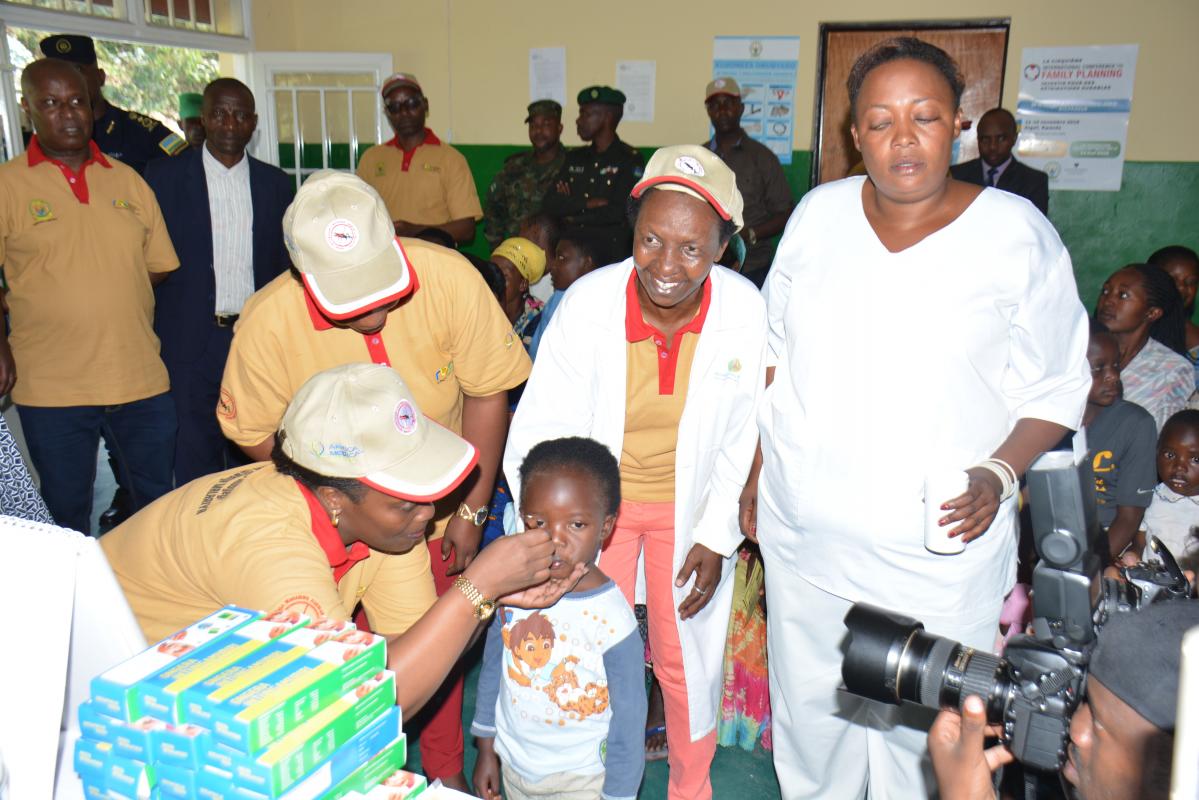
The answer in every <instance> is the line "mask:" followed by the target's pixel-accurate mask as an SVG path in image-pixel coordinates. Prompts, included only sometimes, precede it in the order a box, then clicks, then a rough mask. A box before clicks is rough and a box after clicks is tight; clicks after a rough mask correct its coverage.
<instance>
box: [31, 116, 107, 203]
mask: <svg viewBox="0 0 1199 800" xmlns="http://www.w3.org/2000/svg"><path fill="white" fill-rule="evenodd" d="M87 146H88V150H89V151H90V152H91V155H90V156H88V159H87V161H84V162H83V166H81V167H80V168H79V172H78V173H76V172H75V171H74V170H73V169H71V168H70V167H68V166H67V165H66V164H64V163H62V162H61V161H59V160H58V159H57V158H51V157H50V156H48V155H46V151H45V150H43V149H42V145H41V143H40V142H38V140H37V134H36V133H35V134H34V135H33V137H32V138H30V140H29V148H28V150H27V151H26V152H27V154H28V158H29V166H31V167H36V166H37V165H38V164H41V163H42V162H43V161H49V162H50V163H51V164H53V165H54V166H56V167H58V169H59V171H60V172H62V176H63V177H64V178H66V179H67V185H68V186H70V187H71V191H72V192H74V194H75V199H76V200H78V201H79V202H80V203H83V204H84V205H86V204H87V199H88V191H87V168H88V166H89V165H91V164H99V165H100V166H102V167H104V168H105V169H112V164H111V163H109V161H108V159H107V158H105V157H104V154H103V153H101V152H100V148H99V147H97V146H96V143H95V142H94V141H89V142H88V143H87Z"/></svg>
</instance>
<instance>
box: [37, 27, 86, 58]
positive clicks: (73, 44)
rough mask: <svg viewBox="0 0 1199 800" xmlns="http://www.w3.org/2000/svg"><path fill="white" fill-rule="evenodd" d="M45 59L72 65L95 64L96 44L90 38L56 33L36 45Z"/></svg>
mask: <svg viewBox="0 0 1199 800" xmlns="http://www.w3.org/2000/svg"><path fill="white" fill-rule="evenodd" d="M38 46H39V47H41V48H42V55H44V56H45V57H46V58H57V59H60V60H62V61H70V62H71V63H73V64H95V63H96V43H95V42H93V41H92V37H90V36H76V35H75V34H71V33H56V34H55V35H53V36H47V37H46V38H45V39H42V41H41V42H40V44H39V45H38Z"/></svg>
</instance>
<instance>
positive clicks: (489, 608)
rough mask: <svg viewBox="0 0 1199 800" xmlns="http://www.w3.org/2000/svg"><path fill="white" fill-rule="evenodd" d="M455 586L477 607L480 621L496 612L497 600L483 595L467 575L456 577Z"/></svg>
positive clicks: (476, 614) (476, 610) (476, 616)
mask: <svg viewBox="0 0 1199 800" xmlns="http://www.w3.org/2000/svg"><path fill="white" fill-rule="evenodd" d="M454 588H455V589H457V590H458V591H460V592H462V594H464V595H466V599H467V600H469V601H470V604H471V605H472V606H474V607H475V619H477V620H479V621H480V622H482V621H483V620H485V619H487V618H488V617H490V616H491V615H492V614H493V613H494V612H495V601H494V600H488V599H487V598H485V597H483V593H482V592H480V591H479V590H478V588H477V587H476V586H475V585H474V584H473V583H471V582H470V579H468V578H467V577H466V576H465V575H459V576H458V577H457V578H454Z"/></svg>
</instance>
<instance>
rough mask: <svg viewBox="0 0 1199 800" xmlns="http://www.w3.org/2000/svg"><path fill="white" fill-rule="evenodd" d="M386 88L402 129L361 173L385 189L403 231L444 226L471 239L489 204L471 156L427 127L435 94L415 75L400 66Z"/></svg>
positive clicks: (366, 160) (387, 104) (395, 124)
mask: <svg viewBox="0 0 1199 800" xmlns="http://www.w3.org/2000/svg"><path fill="white" fill-rule="evenodd" d="M381 93H382V95H383V108H384V110H385V111H386V112H387V121H388V122H390V123H391V128H392V130H394V131H395V134H396V135H395V137H394V138H393V139H391V140H390V141H388V142H385V143H383V144H377V145H375V146H374V147H372V148H370V149H369V150H367V151H366V152H365V153H363V154H362V160H361V161H359V162H358V177H360V178H362V179H363V180H364V181H366V182H367V183H369V184H370V185H371V186H373V187H375V191H377V192H378V193H379V194H380V195H382V197H383V201H384V202H385V203H387V211H388V213H389V214H391V219H392V222H394V223H395V232H396V233H397V234H398V235H400V236H415V235H416V234H417V233H419V232H420V231H422V230H424V229H425V228H440V229H441V230H443V231H445V232H446V233H448V234H449V235H450V236H453V237H454V241H456V242H458V243H459V244H467V243H469V242H470V241H471V240H472V239H474V238H475V223H476V222H478V221H479V220H481V219H482V218H483V207H482V206H481V205H479V192H478V191H477V190H476V189H475V179H474V178H473V177H472V176H471V174H470V167H468V166H467V164H466V159H465V158H463V157H462V154H461V153H459V152H458V151H457V150H455V149H454V148H453V147H450V146H449V145H448V144H445V143H444V142H442V141H441V140H440V139H438V138H437V135H436V134H435V133H433V131H431V130H430V129H429V128H426V127H425V119H426V117H428V115H429V100H428V98H426V97H425V94H424V92H423V91H422V90H421V88H420V83H419V82H418V81H417V80H416V76H415V75H409V74H407V73H403V72H397V73H396V74H395V75H392V76H391V77H390V78H388V79H387V80H386V81H384V82H383V89H382V92H381Z"/></svg>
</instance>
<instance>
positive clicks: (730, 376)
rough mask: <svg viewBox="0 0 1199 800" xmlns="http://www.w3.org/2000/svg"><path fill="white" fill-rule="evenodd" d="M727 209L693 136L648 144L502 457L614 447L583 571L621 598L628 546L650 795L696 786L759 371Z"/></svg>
mask: <svg viewBox="0 0 1199 800" xmlns="http://www.w3.org/2000/svg"><path fill="white" fill-rule="evenodd" d="M741 210H742V200H741V195H740V193H739V192H738V191H737V185H736V176H735V175H734V174H733V172H732V170H730V169H729V168H728V167H727V166H726V165H725V164H724V162H722V161H721V160H720V159H719V158H718V157H717V156H716V155H715V154H713V153H712V152H711V151H709V150H706V149H705V148H703V147H698V146H690V145H680V146H676V147H668V148H663V149H662V150H659V151H658V152H657V153H655V154H654V157H653V158H652V159H650V162H649V164H648V165H647V166H646V170H645V174H644V177H643V178H642V180H641V181H640V182H639V183H638V184H637V185H636V186H635V187H634V188H633V192H632V196H631V200H630V216H631V217H632V223H633V228H634V232H633V257H632V258H630V259H626V260H625V261H624V262H622V263H620V264H613V265H611V266H609V267H605V268H604V269H600V270H597V271H595V272H593V273H591V274H589V275H586V276H584V277H583V278H581V279H579V280H578V281H577V282H576V283H575V284H574V285H573V286H572V287H571V289H570V291H569V292H567V294H566V296H565V298H564V299H563V300H562V303H561V305H560V306H559V309H558V312H557V314H555V316H554V319H553V321H552V322H551V323H550V326H549V328H548V329H547V331H546V333H545V336H544V338H543V339H542V340H541V345H540V349H539V351H538V355H537V361H536V363H535V365H534V368H533V374H532V375H531V376H530V378H529V382H528V385H527V387H526V389H525V392H524V395H523V397H522V399H521V402H520V405H519V407H518V408H517V410H516V416H515V417H514V419H513V420H512V427H511V430H510V433H509V435H508V447H507V450H506V452H505V454H504V472H505V474H506V475H507V476H508V479H509V481H513V479H514V478H515V477H516V475H517V474H518V468H519V466H520V463H521V461H522V460H523V458H524V456H525V454H526V453H527V452H528V451H529V449H530V448H531V447H532V446H533V445H535V444H537V443H538V442H540V441H544V440H546V439H553V438H557V437H560V436H572V435H574V436H589V437H591V438H593V439H596V440H598V441H600V442H602V443H603V444H605V445H606V446H607V447H608V448H609V449H610V450H611V451H612V452H613V453H614V454H615V455H616V456H617V457H618V459H619V460H620V465H621V494H622V503H621V510H620V515H619V516H618V518H617V523H616V530H615V531H614V533H613V534H612V536H611V538H610V539H609V540H608V542H607V543H606V544H605V547H604V549H603V551H602V554H601V556H600V568H601V569H602V570H604V572H605V573H606V574H607V575H608V576H609V577H611V578H612V579H613V580H614V581H616V583H617V584H619V585H620V587H621V589H622V590H623V591H624V593H625V596H626V597H627V598H628V600H629V602H630V603H632V602H633V597H634V586H635V584H636V580H637V578H636V575H637V560H638V557H639V556H640V555H642V554H644V561H645V592H646V605H647V607H648V611H649V638H650V645H651V647H652V649H653V652H654V671H655V674H656V675H657V677H658V680H659V682H660V683H661V684H662V690H663V699H664V703H665V709H666V722H667V725H666V730H667V747H668V752H669V756H668V757H669V759H670V786H669V790H668V791H669V794H668V796H669V797H671V798H687V800H694V799H697V798H698V799H699V800H703V799H704V798H710V797H711V796H712V787H711V782H710V780H709V770H710V766H711V761H712V756H713V754H714V752H715V747H716V732H715V726H716V717H717V710H718V707H719V705H718V704H719V695H720V687H721V678H722V662H723V656H724V639H725V632H726V630H727V627H728V618H729V610H730V606H731V602H732V595H731V592H732V583H733V581H732V556H733V555H734V554H735V553H736V550H737V547H738V545H739V544H740V542H741V539H742V536H741V532H740V530H739V527H738V523H737V501H738V497H739V494H740V492H741V489H742V487H743V486H744V483H745V479H746V476H747V474H748V471H749V467H750V463H751V461H752V458H753V452H754V445H755V442H756V437H757V429H756V426H755V424H754V413H755V410H756V403H757V400H758V397H759V396H760V393H761V390H762V387H763V384H764V375H765V373H764V366H763V363H764V362H763V354H764V351H765V343H766V314H765V304H764V302H763V301H762V298H761V296H760V295H759V294H758V292H757V290H756V289H755V288H754V286H753V285H752V284H751V283H750V282H749V281H747V280H745V279H744V278H742V277H741V276H739V275H737V274H736V273H734V272H731V271H729V270H727V269H725V268H724V267H719V266H713V265H714V263H715V262H716V261H717V259H719V258H720V256H721V254H722V253H723V251H724V248H725V246H726V245H727V244H728V242H729V240H730V238H731V237H732V236H733V235H735V232H736V231H737V230H738V229H739V228H740V227H741ZM512 490H513V491H512V495H513V497H515V498H519V497H520V488H519V486H516V485H513V486H512ZM522 522H523V523H525V524H526V525H528V524H530V522H531V521H530V520H524V519H523V518H522Z"/></svg>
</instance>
